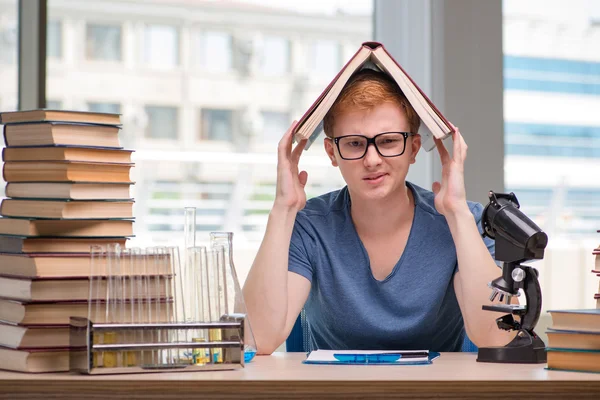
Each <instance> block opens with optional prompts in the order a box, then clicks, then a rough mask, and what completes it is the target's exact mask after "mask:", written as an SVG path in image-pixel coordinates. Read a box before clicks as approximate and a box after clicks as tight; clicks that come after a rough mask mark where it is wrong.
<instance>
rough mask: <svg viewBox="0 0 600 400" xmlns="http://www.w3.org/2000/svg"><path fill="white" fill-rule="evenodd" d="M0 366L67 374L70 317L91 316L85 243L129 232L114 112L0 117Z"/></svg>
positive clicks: (123, 158) (124, 157) (124, 164)
mask: <svg viewBox="0 0 600 400" xmlns="http://www.w3.org/2000/svg"><path fill="white" fill-rule="evenodd" d="M0 123H1V124H2V125H4V140H5V143H6V148H5V149H4V150H3V153H2V159H3V161H4V164H3V176H4V180H5V181H6V182H7V186H6V196H7V197H8V198H5V199H3V200H2V203H1V205H0V215H1V218H0V368H2V369H10V370H18V371H30V372H46V371H48V372H49V371H66V370H68V347H69V334H68V323H69V317H70V316H81V317H87V316H88V306H87V300H88V294H89V274H90V260H91V257H90V246H92V245H107V244H112V243H118V244H120V245H121V246H125V243H126V241H127V238H128V237H130V236H132V235H133V222H134V219H133V200H132V199H131V195H130V189H131V185H132V184H133V182H131V179H130V170H131V168H132V167H133V164H132V163H131V154H132V151H131V150H124V149H123V148H122V147H121V146H120V142H119V130H120V116H119V115H118V114H104V113H90V112H75V111H51V110H32V111H17V112H7V113H0Z"/></svg>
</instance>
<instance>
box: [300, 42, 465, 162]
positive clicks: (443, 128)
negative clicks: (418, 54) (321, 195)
mask: <svg viewBox="0 0 600 400" xmlns="http://www.w3.org/2000/svg"><path fill="white" fill-rule="evenodd" d="M363 68H371V69H376V70H379V71H382V72H384V73H386V74H387V75H389V76H390V77H391V78H392V79H393V80H394V81H396V83H397V84H398V86H399V87H400V89H401V90H402V92H403V93H404V95H405V96H406V98H407V99H408V101H409V102H410V104H411V105H412V106H413V108H414V109H415V111H416V113H417V114H418V115H419V117H420V118H421V120H422V121H423V123H424V125H425V128H427V130H428V131H429V132H427V131H425V130H424V131H423V132H421V134H422V136H423V139H422V143H423V147H424V148H425V150H428V151H429V150H431V149H432V148H433V147H434V143H433V140H429V138H430V137H431V135H433V137H435V138H438V139H443V138H445V137H447V136H449V135H450V134H451V133H453V132H454V128H453V127H452V124H450V122H449V121H448V120H447V119H446V118H445V117H444V116H443V115H442V113H441V112H440V111H439V110H438V109H437V107H436V106H435V105H434V104H433V102H432V101H431V100H430V99H429V98H428V97H427V95H426V94H425V93H424V92H423V91H422V90H421V89H420V88H419V86H418V85H417V84H416V83H415V82H414V81H413V80H412V79H411V77H410V76H409V75H408V74H407V73H406V71H404V69H403V68H402V67H401V66H400V64H398V62H397V61H396V60H394V58H393V57H392V56H391V55H390V53H388V51H387V50H386V49H385V47H384V46H383V45H382V44H381V43H377V42H365V43H363V44H362V45H361V46H360V48H359V49H358V51H357V52H356V53H355V54H354V55H353V56H352V57H351V58H350V60H349V61H348V62H347V63H346V65H344V67H343V68H342V69H341V70H340V72H339V73H338V74H337V75H336V76H335V78H333V80H332V81H331V83H330V84H329V85H328V86H327V87H326V88H325V90H324V91H323V92H322V93H321V94H320V95H319V97H318V98H317V100H316V101H315V102H314V103H313V104H312V105H311V106H310V108H309V109H308V110H307V111H306V112H305V114H304V115H303V116H302V117H301V118H300V120H299V121H298V124H297V125H296V127H295V128H294V137H295V139H296V140H297V141H300V140H302V139H308V144H307V148H308V145H310V144H311V143H312V142H314V140H315V139H316V138H317V137H318V136H319V134H320V133H321V132H322V130H323V128H322V122H323V118H325V115H326V114H327V112H328V111H329V109H330V108H331V106H332V105H333V103H334V102H335V100H336V99H337V98H338V96H339V95H340V93H341V92H342V89H343V88H344V86H345V85H346V83H347V82H348V80H349V79H350V77H351V76H352V75H353V74H354V73H355V72H358V71H359V70H361V69H363ZM414 133H417V132H414Z"/></svg>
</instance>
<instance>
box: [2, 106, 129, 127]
mask: <svg viewBox="0 0 600 400" xmlns="http://www.w3.org/2000/svg"><path fill="white" fill-rule="evenodd" d="M37 121H58V122H78V123H90V124H109V125H120V124H121V114H109V113H101V112H91V111H72V110H48V109H36V110H23V111H8V112H3V113H0V124H13V123H18V122H37Z"/></svg>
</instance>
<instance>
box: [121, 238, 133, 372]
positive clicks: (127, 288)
mask: <svg viewBox="0 0 600 400" xmlns="http://www.w3.org/2000/svg"><path fill="white" fill-rule="evenodd" d="M120 266H121V283H122V286H121V289H122V293H123V314H126V312H125V309H127V312H128V313H129V316H128V317H129V318H123V320H122V321H119V322H122V323H124V322H125V321H127V320H128V321H129V322H130V323H132V324H133V323H135V314H136V304H135V303H136V299H135V282H134V280H135V279H134V275H133V272H132V258H131V250H130V249H123V250H122V251H121V262H120ZM121 337H122V338H123V341H122V342H121V343H134V342H135V332H134V331H131V330H125V331H123V332H122V334H121ZM123 361H124V362H125V365H126V366H128V367H131V366H135V365H137V363H136V354H135V351H131V350H130V351H126V352H125V357H124V360H123Z"/></svg>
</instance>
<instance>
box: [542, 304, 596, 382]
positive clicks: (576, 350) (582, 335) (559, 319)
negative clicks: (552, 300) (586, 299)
mask: <svg viewBox="0 0 600 400" xmlns="http://www.w3.org/2000/svg"><path fill="white" fill-rule="evenodd" d="M548 312H549V313H550V314H551V316H552V328H551V329H549V330H548V331H547V332H546V333H547V334H548V348H547V351H548V368H549V369H560V370H569V371H584V372H600V309H597V308H590V309H582V310H550V311H548Z"/></svg>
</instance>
